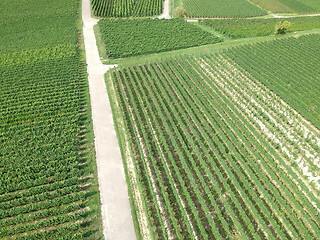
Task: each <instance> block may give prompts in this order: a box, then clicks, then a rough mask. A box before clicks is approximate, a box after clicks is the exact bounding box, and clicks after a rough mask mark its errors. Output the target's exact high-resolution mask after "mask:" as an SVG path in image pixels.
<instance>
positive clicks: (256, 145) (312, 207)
mask: <svg viewBox="0 0 320 240" xmlns="http://www.w3.org/2000/svg"><path fill="white" fill-rule="evenodd" d="M215 64H216V63H215ZM232 119H233V118H232ZM255 146H259V145H255ZM259 158H261V157H258V159H259ZM259 161H260V160H259ZM277 172H279V171H275V173H277ZM267 173H269V171H267ZM284 176H285V175H284ZM280 179H281V178H280ZM285 183H287V181H285ZM293 189H294V188H293ZM290 191H292V189H291V190H290ZM289 193H290V192H289ZM289 195H290V194H289ZM303 198H304V196H303ZM303 198H301V199H303ZM287 199H292V197H290V198H287ZM309 205H310V203H309ZM312 208H313V207H312ZM311 216H312V215H311Z"/></svg>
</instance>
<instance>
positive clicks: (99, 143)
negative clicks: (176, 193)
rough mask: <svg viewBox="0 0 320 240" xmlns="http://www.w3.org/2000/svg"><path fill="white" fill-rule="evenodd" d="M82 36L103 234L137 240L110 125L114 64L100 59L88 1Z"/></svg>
mask: <svg viewBox="0 0 320 240" xmlns="http://www.w3.org/2000/svg"><path fill="white" fill-rule="evenodd" d="M82 20H83V35H84V43H85V50H86V61H87V71H88V80H89V91H90V101H91V110H92V119H93V130H94V136H95V148H96V161H97V169H98V178H99V190H100V199H101V212H102V220H103V234H104V237H105V239H111V240H113V239H115V240H122V239H123V240H131V239H136V235H135V231H134V226H133V221H132V216H131V208H130V204H129V198H128V188H127V183H126V180H125V173H124V169H123V164H122V158H121V153H120V148H119V144H118V140H117V136H116V132H115V129H114V125H113V118H112V111H111V107H110V103H109V98H108V95H107V90H106V85H105V81H104V74H105V73H106V71H108V70H109V69H111V68H113V67H114V66H113V65H103V64H102V63H101V61H100V57H99V53H98V48H97V45H96V38H95V35H94V31H93V26H94V25H95V24H97V22H98V20H97V19H93V18H92V17H91V13H90V0H83V1H82Z"/></svg>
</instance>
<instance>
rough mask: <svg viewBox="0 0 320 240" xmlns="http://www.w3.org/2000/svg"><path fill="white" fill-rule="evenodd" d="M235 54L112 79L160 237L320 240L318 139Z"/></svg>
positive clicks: (142, 68) (136, 69)
mask: <svg viewBox="0 0 320 240" xmlns="http://www.w3.org/2000/svg"><path fill="white" fill-rule="evenodd" d="M306 38H308V37H305V39H299V40H301V41H302V42H303V41H304V42H305V41H308V39H306ZM309 38H311V39H313V40H312V41H315V38H316V37H315V36H310V37H309ZM288 41H289V40H288ZM293 41H294V40H293ZM273 43H274V44H275V43H277V42H276V41H274V42H273ZM240 48H241V47H239V49H240ZM239 49H238V48H236V49H235V50H234V54H235V55H236V51H237V52H241V51H240V50H239ZM244 49H246V48H245V47H244ZM264 51H265V50H264ZM230 52H231V53H232V54H233V49H232V50H230ZM231 53H230V54H229V51H223V52H221V53H217V54H214V55H205V56H203V57H200V58H175V59H167V60H163V61H158V62H153V63H149V64H143V65H138V66H133V67H127V68H120V69H115V70H113V71H112V72H111V73H109V74H108V76H107V79H108V80H107V83H108V84H109V85H110V84H112V85H113V86H112V88H114V89H115V93H116V96H117V99H116V100H117V102H118V104H119V105H120V112H121V115H122V117H123V119H124V124H125V131H126V134H127V136H128V139H129V141H128V142H127V143H126V144H128V148H127V149H129V150H130V155H131V157H132V158H133V166H131V167H133V168H134V169H135V171H136V174H137V178H138V182H139V183H140V184H139V186H140V188H141V190H142V192H143V195H142V196H143V197H144V198H143V199H142V201H143V204H144V205H145V209H146V214H147V216H148V221H149V222H148V224H149V229H150V231H151V235H152V236H153V237H155V238H158V239H166V238H170V239H174V238H178V239H185V238H195V239H202V238H209V239H214V238H217V239H226V238H240V239H272V238H275V239H287V238H293V239H313V238H316V237H317V236H318V235H319V234H320V222H319V220H318V218H317V214H318V212H319V207H320V201H319V193H320V192H319V176H318V174H319V168H320V166H319V156H318V153H319V146H320V138H319V134H318V132H317V130H315V129H314V128H313V127H312V126H309V124H308V123H307V122H305V121H304V120H303V119H302V117H301V116H300V115H299V114H298V113H297V112H295V111H294V110H293V109H292V107H290V106H289V105H288V104H286V103H284V102H283V101H282V100H281V99H280V98H279V96H277V95H276V94H274V93H273V92H271V91H270V90H269V89H268V88H266V87H265V86H264V85H262V84H261V82H260V81H259V80H257V78H256V77H255V76H254V75H251V74H250V73H249V72H247V71H245V70H244V68H243V67H241V66H240V64H238V63H237V62H236V61H235V60H233V59H232V57H230V55H231ZM244 63H245V62H244ZM292 65H295V63H294V62H292ZM249 66H250V65H249ZM297 75H298V74H297ZM299 75H300V76H304V73H300V72H299ZM110 89H111V87H110ZM110 89H109V91H110ZM114 100H115V99H114ZM114 107H115V106H114ZM124 146H125V145H124V144H123V145H122V147H124ZM131 167H130V168H131Z"/></svg>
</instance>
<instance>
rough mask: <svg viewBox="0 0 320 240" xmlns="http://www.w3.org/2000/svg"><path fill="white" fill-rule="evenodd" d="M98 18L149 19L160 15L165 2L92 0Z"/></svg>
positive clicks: (156, 0) (94, 12)
mask: <svg viewBox="0 0 320 240" xmlns="http://www.w3.org/2000/svg"><path fill="white" fill-rule="evenodd" d="M91 4H92V10H93V14H94V15H96V16H98V17H130V16H133V17H148V16H155V15H160V14H161V13H162V10H163V0H135V1H133V0H91Z"/></svg>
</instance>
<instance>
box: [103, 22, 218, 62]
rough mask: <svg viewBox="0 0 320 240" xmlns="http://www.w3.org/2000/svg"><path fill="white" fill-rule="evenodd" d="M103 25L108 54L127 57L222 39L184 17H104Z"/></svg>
mask: <svg viewBox="0 0 320 240" xmlns="http://www.w3.org/2000/svg"><path fill="white" fill-rule="evenodd" d="M98 24H99V28H100V32H101V36H102V40H103V42H104V45H105V46H107V49H106V54H107V56H105V57H110V58H124V57H130V56H137V55H143V54H150V53H158V52H164V51H172V50H178V49H182V48H188V47H195V46H200V45H205V44H213V43H217V42H220V39H219V38H218V37H217V36H214V35H213V34H211V33H208V32H206V31H204V30H202V29H201V28H199V27H197V26H195V25H193V24H190V23H187V22H186V21H183V20H181V19H103V20H100V21H99V23H98Z"/></svg>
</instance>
